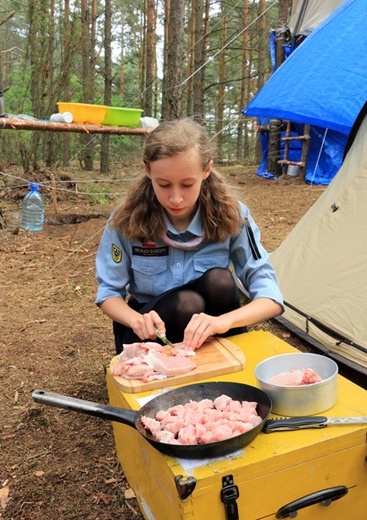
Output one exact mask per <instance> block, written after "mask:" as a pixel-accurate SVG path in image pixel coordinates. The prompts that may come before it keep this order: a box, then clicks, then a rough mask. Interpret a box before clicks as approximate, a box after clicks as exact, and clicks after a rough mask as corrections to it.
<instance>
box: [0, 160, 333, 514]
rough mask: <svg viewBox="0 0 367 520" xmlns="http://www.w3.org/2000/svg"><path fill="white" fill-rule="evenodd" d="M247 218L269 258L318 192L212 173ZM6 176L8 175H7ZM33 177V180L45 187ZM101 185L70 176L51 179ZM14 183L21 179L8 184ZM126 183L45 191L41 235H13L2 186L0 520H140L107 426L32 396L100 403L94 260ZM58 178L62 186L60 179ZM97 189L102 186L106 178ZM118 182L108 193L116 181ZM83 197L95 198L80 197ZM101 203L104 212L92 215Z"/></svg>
mask: <svg viewBox="0 0 367 520" xmlns="http://www.w3.org/2000/svg"><path fill="white" fill-rule="evenodd" d="M221 170H222V171H223V172H224V173H226V174H227V175H228V177H229V178H230V180H231V182H232V184H234V185H236V186H237V191H238V193H239V194H240V195H241V197H242V199H243V200H244V201H245V202H246V203H247V205H248V206H249V207H250V209H251V211H252V214H253V216H254V217H255V220H256V221H257V223H258V225H259V227H260V229H261V230H262V236H263V244H264V245H265V247H266V248H267V249H268V250H269V251H272V250H274V249H275V248H276V247H277V246H278V245H279V244H280V243H281V242H282V240H283V239H284V238H285V236H286V235H287V234H288V233H289V231H290V230H291V229H292V228H293V226H294V225H295V224H296V223H297V222H298V220H299V219H300V218H301V217H302V215H303V214H304V213H305V212H306V211H307V209H308V208H309V207H310V206H311V205H312V204H313V203H314V202H315V201H316V200H317V198H318V197H319V196H320V195H321V193H322V192H323V191H324V188H323V187H320V186H311V187H310V186H308V185H306V184H305V183H304V182H303V180H302V178H300V177H288V176H281V177H280V178H278V179H276V180H265V179H262V178H260V177H258V176H257V175H256V173H255V168H252V169H251V168H250V169H247V171H245V170H244V168H243V167H240V166H236V167H226V168H222V169H221ZM7 173H9V172H7ZM49 174H50V172H45V171H44V172H39V174H38V178H34V175H32V179H31V180H34V181H36V180H42V179H43V180H44V179H49V178H50V175H49ZM62 174H63V175H64V176H65V175H67V176H68V177H69V179H71V180H72V179H78V180H79V181H80V180H83V179H88V178H89V179H90V178H101V175H99V174H98V173H97V172H94V173H93V175H92V176H91V174H90V173H89V174H86V173H85V172H84V173H83V172H79V171H77V170H76V169H75V170H69V171H68V172H65V171H64V172H60V171H58V172H56V173H55V177H56V179H57V180H58V179H60V178H64V177H63V175H62ZM18 175H19V176H20V177H24V174H23V176H22V174H18ZM133 176H134V175H132V176H131V175H130V177H129V176H128V175H125V174H124V172H123V171H119V172H117V173H116V174H115V175H114V176H110V177H108V179H112V178H113V182H112V181H111V184H108V183H105V184H104V185H103V190H104V192H103V193H104V194H102V195H100V194H98V193H99V192H100V190H101V188H100V186H101V185H100V184H97V183H96V184H95V185H94V186H92V188H93V190H91V185H90V184H89V185H88V184H87V185H85V186H87V187H83V186H84V185H80V184H77V186H76V185H75V183H73V182H72V181H70V183H66V184H65V185H64V191H58V192H57V208H58V210H59V213H58V214H56V213H55V208H56V206H55V205H54V204H53V200H52V197H51V194H50V191H49V190H43V193H44V196H45V201H46V224H45V226H44V229H43V230H42V231H41V232H36V233H31V232H28V231H24V230H22V229H19V227H18V226H19V220H18V221H17V218H18V217H19V211H20V202H21V199H22V197H23V196H24V194H25V192H26V191H25V190H24V189H16V188H14V187H13V185H14V184H22V183H21V182H19V181H18V182H15V180H14V179H13V178H12V177H5V179H7V180H6V181H4V182H5V184H3V185H2V189H1V198H0V209H1V210H2V226H1V227H2V229H0V262H1V268H0V277H1V278H0V287H1V291H0V323H1V336H0V349H1V363H0V388H1V391H0V406H1V417H0V426H1V438H0V518H2V519H7V520H10V519H14V520H20V519H24V520H49V519H50V520H52V519H54V518H59V519H60V520H61V519H62V520H63V519H70V520H71V519H72V520H76V519H86V520H94V519H98V520H104V519H106V520H110V519H111V518H119V519H134V520H141V519H142V516H141V513H140V512H139V507H138V505H137V502H136V499H135V498H134V494H133V491H132V490H131V489H130V487H129V484H128V482H127V481H126V480H125V478H124V474H123V471H122V469H121V468H120V466H119V463H118V460H117V457H116V452H115V444H114V438H113V432H112V425H111V423H110V422H108V421H103V420H100V419H98V418H93V417H89V416H85V415H81V414H77V413H74V412H67V411H65V410H60V409H57V408H51V407H48V406H41V405H39V404H37V403H35V402H34V401H33V400H32V398H31V393H32V391H33V390H34V389H36V388H37V389H43V390H49V391H53V392H58V393H61V394H67V395H71V396H74V397H78V398H82V399H87V400H90V401H98V402H101V403H107V402H108V395H107V390H106V385H105V380H104V367H105V366H107V365H108V364H109V361H110V359H111V358H112V357H113V355H114V344H113V336H112V331H111V323H110V320H109V319H108V318H106V317H105V316H103V315H102V313H101V312H100V311H99V310H98V309H97V308H96V306H95V304H94V297H95V292H96V283H95V279H94V259H95V253H96V249H97V246H98V243H99V239H100V236H101V233H102V229H103V227H104V225H105V222H106V218H107V216H108V214H109V213H110V211H111V209H112V208H113V207H114V205H115V204H116V202H117V198H116V197H113V196H111V195H108V194H107V192H113V193H116V190H120V191H122V192H123V191H124V189H125V187H126V185H127V184H128V183H129V182H130V181H131V180H132V177H133ZM65 178H66V177H65ZM104 179H105V180H106V179H107V177H104ZM116 181H118V182H116ZM88 190H89V192H90V191H93V193H94V196H93V197H91V196H88V195H84V194H83V192H87V191H88ZM101 202H103V204H101ZM258 328H263V329H267V330H270V331H271V332H273V333H274V334H276V335H279V336H280V337H281V338H283V339H285V340H286V341H288V342H289V343H291V344H293V345H294V346H297V347H298V348H300V349H305V348H306V347H305V345H302V343H300V341H299V340H298V339H297V338H296V337H293V336H292V334H290V333H289V332H288V331H286V330H285V329H282V328H280V327H279V326H277V325H275V324H274V323H272V322H266V323H263V324H261V325H259V326H258Z"/></svg>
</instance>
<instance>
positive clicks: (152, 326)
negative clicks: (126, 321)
mask: <svg viewBox="0 0 367 520" xmlns="http://www.w3.org/2000/svg"><path fill="white" fill-rule="evenodd" d="M131 328H132V329H133V331H134V332H135V334H136V335H137V336H139V338H140V339H142V340H144V339H151V340H155V339H157V334H156V329H158V333H159V335H160V336H165V334H166V327H165V324H164V322H163V321H162V319H161V317H160V316H159V314H158V313H157V312H156V311H150V312H148V313H146V314H139V315H138V316H137V319H136V320H135V321H134V322H133V323H132V325H131Z"/></svg>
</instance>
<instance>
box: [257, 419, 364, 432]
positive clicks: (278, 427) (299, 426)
mask: <svg viewBox="0 0 367 520" xmlns="http://www.w3.org/2000/svg"><path fill="white" fill-rule="evenodd" d="M338 424H367V416H364V417H330V418H328V417H325V416H322V415H320V416H307V415H305V416H300V417H284V418H282V419H268V420H267V421H266V422H265V425H264V428H263V432H264V433H272V432H277V431H292V430H303V429H306V428H325V427H326V426H332V425H338Z"/></svg>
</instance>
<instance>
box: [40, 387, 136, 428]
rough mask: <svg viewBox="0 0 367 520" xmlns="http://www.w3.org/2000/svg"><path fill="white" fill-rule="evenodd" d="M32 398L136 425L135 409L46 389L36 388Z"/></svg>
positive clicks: (51, 404)
mask: <svg viewBox="0 0 367 520" xmlns="http://www.w3.org/2000/svg"><path fill="white" fill-rule="evenodd" d="M32 398H33V400H34V401H36V403H41V404H48V405H50V406H56V407H57V408H65V409H66V410H72V411H74V412H79V413H85V414H87V415H93V416H94V417H100V418H101V419H106V420H110V421H116V422H119V423H123V424H127V425H128V426H133V427H135V421H136V416H137V412H136V411H134V410H127V409H124V408H117V407H115V406H109V405H105V404H99V403H94V402H92V401H85V400H84V399H76V398H75V397H68V396H66V395H60V394H55V393H53V392H45V391H44V390H34V391H33V393H32Z"/></svg>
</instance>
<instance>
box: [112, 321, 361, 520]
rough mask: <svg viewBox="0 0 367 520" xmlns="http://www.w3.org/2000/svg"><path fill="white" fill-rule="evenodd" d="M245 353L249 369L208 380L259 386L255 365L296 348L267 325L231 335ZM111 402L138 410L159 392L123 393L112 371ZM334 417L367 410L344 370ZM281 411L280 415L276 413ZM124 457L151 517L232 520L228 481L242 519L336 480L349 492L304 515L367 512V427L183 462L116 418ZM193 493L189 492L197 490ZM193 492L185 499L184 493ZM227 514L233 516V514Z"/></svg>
mask: <svg viewBox="0 0 367 520" xmlns="http://www.w3.org/2000/svg"><path fill="white" fill-rule="evenodd" d="M230 340H231V341H233V343H235V344H236V345H238V346H239V347H240V348H241V349H242V350H243V352H244V354H245V356H246V367H245V369H244V370H242V371H239V372H235V373H233V374H226V375H224V376H220V377H218V376H217V377H215V378H210V379H205V380H204V381H214V380H215V381H233V382H239V383H246V384H249V385H253V386H256V380H255V377H254V367H255V366H256V364H257V363H259V362H260V361H261V360H263V359H265V358H267V357H270V356H273V355H277V354H283V353H287V352H293V351H295V349H294V348H293V347H291V346H290V345H288V344H287V343H285V342H284V341H282V340H280V339H279V338H277V337H275V336H273V335H272V334H270V333H268V332H264V331H253V332H250V333H247V334H242V335H238V336H233V337H232V338H230ZM106 378H107V387H108V393H109V400H110V404H111V405H113V406H119V407H122V408H129V409H136V410H138V409H139V408H140V406H142V404H143V403H144V402H145V400H146V398H147V397H149V396H151V395H155V394H156V393H157V391H154V392H149V393H147V392H145V393H140V394H137V393H135V394H129V393H125V392H122V391H121V390H120V389H119V388H118V386H117V385H116V383H115V381H114V379H113V377H112V376H111V374H110V372H109V371H107V374H106ZM322 415H327V416H328V417H346V416H360V415H367V392H366V391H365V390H363V389H362V388H360V387H359V386H357V385H355V384H353V383H351V382H350V381H348V380H347V379H345V378H343V377H341V376H338V401H337V403H336V405H335V406H334V407H333V408H331V409H330V410H328V411H327V412H324V413H323V414H322ZM274 417H276V416H274ZM113 426H114V434H115V442H116V449H117V456H118V458H119V461H120V463H121V465H122V468H123V470H124V473H125V475H126V478H127V480H128V482H129V484H130V486H131V487H132V488H133V489H134V491H135V494H136V497H137V499H138V502H139V505H140V508H141V511H142V513H143V515H144V517H145V518H146V519H147V520H189V519H190V520H191V519H195V520H206V519H210V520H226V519H227V518H231V516H230V514H229V513H226V509H225V506H224V504H223V502H222V501H221V490H222V487H223V480H224V481H225V482H227V483H228V482H232V480H233V483H234V485H235V486H237V488H238V492H239V496H238V498H237V499H236V502H235V503H236V506H237V508H238V517H239V519H240V520H256V519H265V518H266V519H275V518H276V513H277V512H278V511H279V509H280V508H281V507H283V506H285V505H286V504H288V503H290V502H292V501H294V500H297V499H300V498H301V497H304V496H305V495H308V494H311V493H315V492H318V491H320V490H324V489H329V488H333V487H336V486H346V487H347V488H348V493H347V494H345V495H344V496H342V497H341V498H339V499H337V500H334V501H332V502H331V504H330V505H323V504H321V503H317V504H314V505H311V506H308V507H305V508H302V509H299V510H298V514H297V518H299V520H311V519H312V520H316V519H322V520H339V519H340V520H342V519H344V518H348V520H365V519H366V518H367V462H366V457H367V425H338V426H328V427H326V428H323V429H308V430H299V431H293V432H277V433H271V434H265V433H263V432H261V433H260V434H259V435H258V436H257V437H256V438H255V439H254V440H253V441H252V442H251V444H250V445H248V446H246V447H245V448H244V449H243V450H241V451H239V452H236V453H234V454H231V455H230V456H226V457H223V458H216V459H206V460H196V459H195V460H183V459H176V458H173V457H169V456H166V455H163V454H161V453H160V452H158V451H157V450H156V449H155V448H153V447H152V446H151V445H150V444H149V443H148V442H147V441H146V440H145V439H144V438H143V437H142V436H141V435H140V434H139V433H138V432H137V431H136V430H135V429H134V428H132V427H130V426H126V425H123V424H119V423H113ZM192 488H193V491H192V492H191V493H190V490H191V489H192ZM184 491H186V492H187V494H189V496H188V497H187V498H180V494H182V493H181V492H184ZM227 515H228V516H227Z"/></svg>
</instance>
